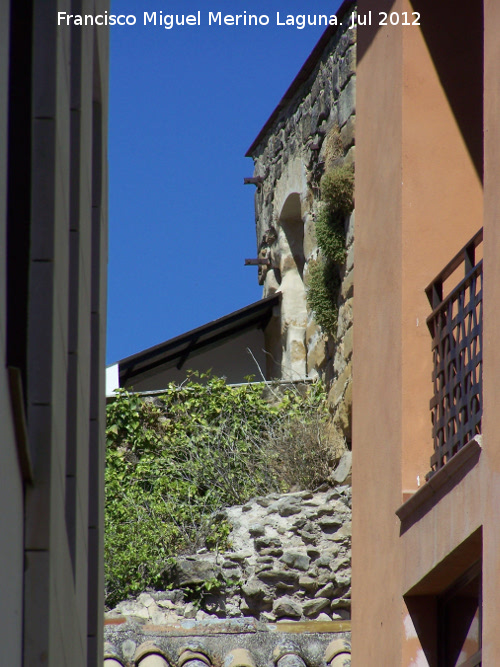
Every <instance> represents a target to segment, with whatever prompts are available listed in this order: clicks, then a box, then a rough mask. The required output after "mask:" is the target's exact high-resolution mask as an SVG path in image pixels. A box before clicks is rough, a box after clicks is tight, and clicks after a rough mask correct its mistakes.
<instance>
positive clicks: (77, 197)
mask: <svg viewBox="0 0 500 667" xmlns="http://www.w3.org/2000/svg"><path fill="white" fill-rule="evenodd" d="M107 9H109V3H108V2H106V1H105V0H104V1H95V2H94V1H93V0H82V2H74V3H70V2H63V1H62V0H61V1H59V2H57V1H56V0H51V1H50V2H49V3H47V2H41V0H32V1H31V2H28V3H15V2H2V3H0V234H1V239H2V240H1V243H0V345H1V349H2V354H3V358H4V363H3V365H2V368H3V370H2V371H0V413H1V414H2V434H1V442H2V454H3V460H2V466H1V468H0V502H1V503H2V507H3V508H4V509H3V511H2V518H1V519H0V531H1V534H2V551H1V556H0V558H1V567H0V618H1V627H2V661H3V662H5V664H9V665H22V664H23V665H25V666H29V667H31V666H34V665H38V664H47V665H57V666H59V665H61V666H62V665H70V664H71V665H87V664H88V665H96V664H100V663H102V595H103V593H102V591H103V573H102V541H103V495H104V482H103V477H104V474H103V473H104V408H105V402H104V368H105V360H104V341H105V305H106V297H105V294H106V292H105V290H106V280H105V276H106V261H107V203H106V195H107V161H106V143H107V136H106V135H107V131H106V124H107V67H108V33H107V29H105V28H101V29H98V30H94V29H92V28H89V27H87V28H85V29H81V28H70V27H62V26H61V27H58V26H57V21H56V19H55V18H54V17H55V16H57V11H66V12H70V13H74V12H81V13H94V11H95V12H96V13H102V12H103V11H104V10H107Z"/></svg>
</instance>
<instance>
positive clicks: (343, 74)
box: [339, 45, 356, 88]
mask: <svg viewBox="0 0 500 667" xmlns="http://www.w3.org/2000/svg"><path fill="white" fill-rule="evenodd" d="M355 73H356V47H355V46H354V45H353V46H351V47H350V48H348V49H347V51H346V52H345V54H344V57H343V58H342V60H340V62H339V85H340V88H344V87H345V85H346V83H347V82H348V81H349V79H350V78H351V77H352V76H353V75H354V74H355Z"/></svg>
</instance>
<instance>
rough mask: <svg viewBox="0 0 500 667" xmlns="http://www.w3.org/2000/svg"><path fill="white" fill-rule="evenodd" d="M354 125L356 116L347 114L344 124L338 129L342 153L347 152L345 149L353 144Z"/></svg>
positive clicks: (354, 137)
mask: <svg viewBox="0 0 500 667" xmlns="http://www.w3.org/2000/svg"><path fill="white" fill-rule="evenodd" d="M355 127H356V116H354V115H353V116H349V118H348V119H347V121H346V123H345V125H344V126H343V128H342V129H341V130H340V140H341V142H342V147H343V149H344V154H345V153H347V151H348V150H349V149H350V148H351V146H354V143H355V139H356V135H355Z"/></svg>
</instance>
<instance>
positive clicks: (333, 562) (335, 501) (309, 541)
mask: <svg viewBox="0 0 500 667" xmlns="http://www.w3.org/2000/svg"><path fill="white" fill-rule="evenodd" d="M349 473H350V458H349V456H347V455H346V456H344V458H343V459H342V461H341V465H340V466H339V468H338V469H337V471H336V473H334V475H335V474H336V475H337V477H339V479H340V478H345V477H348V476H349ZM321 489H322V490H318V491H316V492H315V493H312V492H310V491H299V492H296V493H288V494H284V495H279V494H271V495H269V496H266V497H264V498H256V499H255V500H253V501H251V502H249V503H247V504H246V505H244V506H236V507H230V508H228V509H226V510H225V515H226V517H227V520H228V522H229V524H230V526H231V529H232V531H231V535H230V541H231V543H232V547H231V550H230V551H226V552H223V553H211V552H206V553H198V554H195V555H185V556H182V557H180V558H178V561H177V566H176V568H175V570H174V572H175V576H176V577H177V578H176V581H177V586H178V588H177V589H175V590H172V591H147V592H145V593H142V594H141V595H139V597H138V598H137V599H136V600H125V601H124V602H121V603H120V604H119V605H117V607H116V608H115V609H113V610H112V611H110V612H108V613H107V616H108V618H120V617H123V616H127V617H133V618H136V619H138V620H141V621H146V622H148V621H149V622H151V623H153V624H154V625H163V624H169V623H175V622H176V621H177V622H178V621H179V619H195V620H197V621H199V620H205V619H221V618H240V617H244V616H252V617H254V618H257V619H260V620H263V621H267V622H268V621H273V620H276V619H278V618H288V619H302V620H310V619H315V618H318V617H319V614H322V619H323V620H325V615H328V618H329V619H332V618H333V616H332V612H333V610H335V612H334V613H336V614H337V616H336V617H335V618H339V617H338V611H337V610H338V609H342V610H344V612H345V611H346V610H347V611H348V610H349V609H350V603H349V602H348V601H349V600H350V577H351V570H350V546H351V488H350V486H337V487H334V488H331V487H329V486H328V485H325V486H324V487H321ZM214 579H217V580H219V581H220V582H221V590H220V591H219V592H217V593H207V592H206V591H205V593H204V594H202V595H201V596H200V598H199V599H198V600H197V601H196V604H195V603H194V602H193V601H192V600H190V598H189V595H190V592H189V591H190V589H192V587H193V586H195V587H198V590H200V591H203V590H204V583H205V582H210V586H212V584H213V581H214ZM180 582H182V583H180Z"/></svg>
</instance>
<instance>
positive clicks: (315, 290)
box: [307, 165, 354, 334]
mask: <svg viewBox="0 0 500 667" xmlns="http://www.w3.org/2000/svg"><path fill="white" fill-rule="evenodd" d="M321 200H322V201H321V202H320V206H319V209H318V212H317V215H316V238H317V240H318V246H319V248H320V250H321V252H322V256H323V257H322V258H321V259H320V260H318V262H317V263H316V264H314V265H313V267H312V269H311V271H310V274H309V283H308V293H307V302H308V304H309V307H310V308H311V310H312V311H313V312H314V316H315V319H316V322H317V323H318V324H319V325H320V327H321V328H322V329H323V330H324V331H325V333H330V334H334V333H335V329H336V326H337V317H338V307H337V297H338V289H339V287H340V266H341V265H342V263H343V262H344V260H345V253H346V247H345V219H346V216H348V215H349V214H350V213H351V212H352V210H353V208H354V169H353V167H352V166H351V165H349V166H341V167H336V168H335V169H332V170H331V171H328V172H327V173H326V174H325V175H324V176H323V178H322V179H321Z"/></svg>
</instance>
